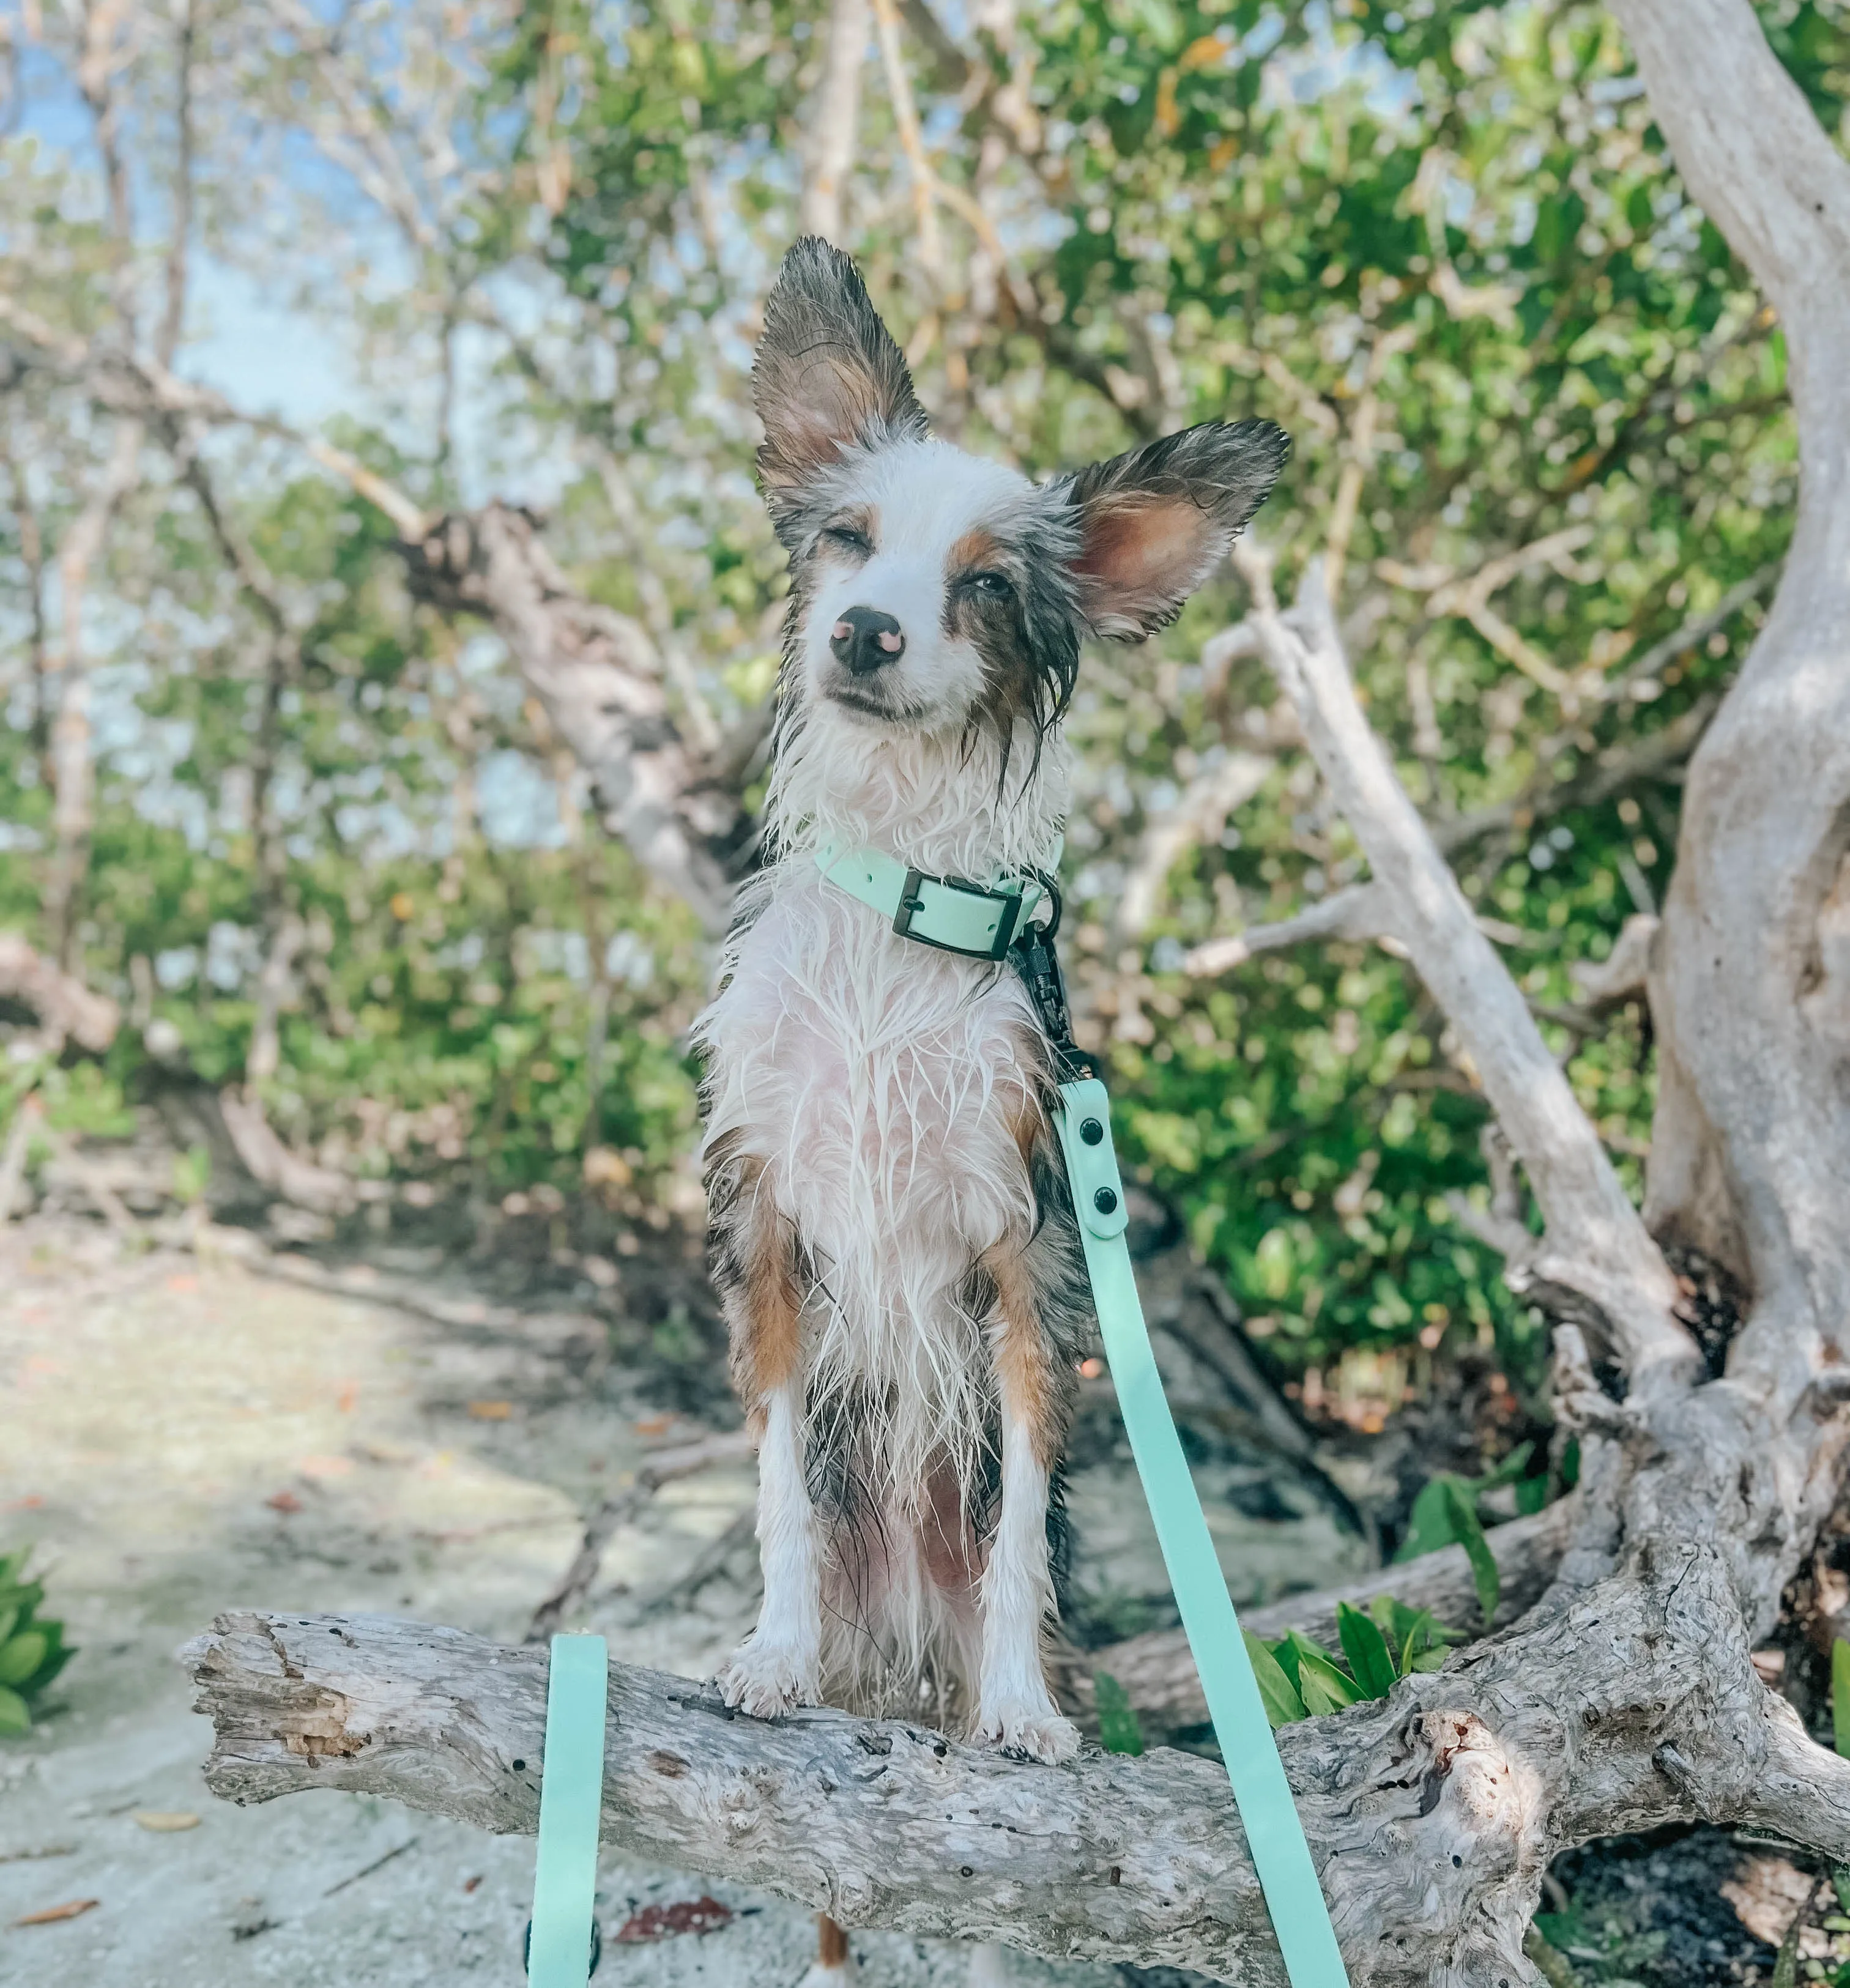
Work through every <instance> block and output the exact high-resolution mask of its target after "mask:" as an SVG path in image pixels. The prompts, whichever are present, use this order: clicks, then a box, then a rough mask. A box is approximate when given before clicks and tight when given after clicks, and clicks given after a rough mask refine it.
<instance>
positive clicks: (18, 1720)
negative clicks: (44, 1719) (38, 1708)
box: [0, 1684, 32, 1733]
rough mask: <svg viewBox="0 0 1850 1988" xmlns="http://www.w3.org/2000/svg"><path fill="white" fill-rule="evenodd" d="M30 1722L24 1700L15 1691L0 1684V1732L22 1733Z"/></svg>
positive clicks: (29, 1714)
mask: <svg viewBox="0 0 1850 1988" xmlns="http://www.w3.org/2000/svg"><path fill="white" fill-rule="evenodd" d="M31 1724H32V1714H31V1713H30V1712H28V1711H27V1710H26V1709H25V1699H22V1697H21V1696H19V1693H18V1692H16V1691H8V1689H7V1688H6V1686H5V1685H3V1684H0V1733H23V1732H25V1730H26V1729H27V1728H28V1727H29V1726H30V1725H31Z"/></svg>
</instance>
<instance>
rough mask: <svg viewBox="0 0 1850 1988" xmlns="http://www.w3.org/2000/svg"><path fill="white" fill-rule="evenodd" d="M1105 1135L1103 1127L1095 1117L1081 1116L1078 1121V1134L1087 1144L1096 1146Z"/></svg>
mask: <svg viewBox="0 0 1850 1988" xmlns="http://www.w3.org/2000/svg"><path fill="white" fill-rule="evenodd" d="M1104 1135H1105V1128H1104V1126H1102V1125H1101V1124H1099V1122H1098V1121H1097V1119H1096V1118H1082V1119H1081V1120H1080V1121H1079V1136H1080V1137H1081V1138H1082V1139H1083V1140H1084V1141H1085V1142H1086V1144H1087V1145H1088V1146H1096V1145H1097V1144H1098V1142H1099V1141H1100V1140H1101V1139H1102V1138H1104Z"/></svg>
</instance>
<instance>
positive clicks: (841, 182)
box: [800, 0, 868, 248]
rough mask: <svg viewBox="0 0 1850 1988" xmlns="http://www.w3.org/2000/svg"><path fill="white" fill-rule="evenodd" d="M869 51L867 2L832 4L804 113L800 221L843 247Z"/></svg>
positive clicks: (805, 229)
mask: <svg viewBox="0 0 1850 1988" xmlns="http://www.w3.org/2000/svg"><path fill="white" fill-rule="evenodd" d="M867 51H868V0H833V4H832V5H831V6H830V9H829V33H828V44H827V49H826V50H825V51H824V57H823V72H822V81H821V83H820V85H819V86H817V92H816V98H815V101H814V102H813V103H812V104H811V105H810V110H809V124H810V139H809V146H808V149H807V152H806V154H805V155H804V159H803V200H802V205H801V210H800V211H801V221H802V227H803V232H804V233H805V234H806V235H821V236H822V237H823V238H824V240H825V241H828V242H834V244H835V245H836V246H837V248H839V247H841V246H842V245H843V242H842V219H843V216H842V200H843V196H844V194H845V192H846V191H847V181H848V175H849V173H850V172H851V171H852V170H853V167H854V144H855V138H856V135H857V127H858V126H859V124H860V122H861V64H862V63H863V62H864V60H865V59H866V56H867Z"/></svg>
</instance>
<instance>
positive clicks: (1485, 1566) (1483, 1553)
mask: <svg viewBox="0 0 1850 1988" xmlns="http://www.w3.org/2000/svg"><path fill="white" fill-rule="evenodd" d="M1446 1512H1447V1514H1448V1516H1449V1517H1450V1519H1451V1521H1452V1526H1453V1531H1454V1533H1456V1535H1457V1538H1458V1541H1459V1544H1460V1545H1461V1546H1462V1547H1463V1548H1464V1550H1465V1556H1466V1558H1467V1559H1468V1560H1470V1563H1471V1574H1472V1578H1473V1580H1474V1581H1476V1583H1477V1605H1478V1607H1479V1608H1480V1610H1481V1611H1483V1618H1484V1627H1485V1628H1486V1629H1487V1628H1490V1625H1491V1623H1492V1621H1493V1620H1494V1619H1495V1618H1496V1614H1497V1602H1498V1601H1499V1599H1500V1597H1501V1596H1502V1594H1503V1576H1502V1575H1501V1574H1499V1573H1498V1572H1497V1557H1496V1555H1495V1554H1493V1553H1492V1552H1491V1550H1490V1542H1489V1541H1488V1540H1486V1538H1485V1537H1484V1529H1483V1526H1480V1524H1479V1523H1478V1522H1477V1513H1476V1510H1474V1509H1473V1506H1472V1503H1471V1500H1470V1498H1468V1497H1467V1496H1466V1495H1465V1493H1463V1491H1461V1490H1460V1489H1459V1487H1458V1486H1457V1485H1456V1483H1453V1482H1451V1481H1450V1480H1447V1482H1446Z"/></svg>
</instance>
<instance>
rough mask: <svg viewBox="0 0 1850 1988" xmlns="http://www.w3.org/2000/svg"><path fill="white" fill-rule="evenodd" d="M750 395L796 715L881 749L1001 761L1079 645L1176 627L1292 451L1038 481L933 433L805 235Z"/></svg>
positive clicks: (1043, 720) (847, 268) (1064, 695)
mask: <svg viewBox="0 0 1850 1988" xmlns="http://www.w3.org/2000/svg"><path fill="white" fill-rule="evenodd" d="M753 391H754V396H755V398H756V402H757V406H758V412H759V417H760V418H761V419H762V420H763V423H764V430H765V441H764V446H763V448H762V449H761V450H760V451H759V458H758V460H759V472H760V474H761V475H762V476H763V482H764V488H765V492H766V497H767V499H768V500H769V504H770V507H771V516H772V519H773V522H774V523H775V525H776V529H777V533H778V536H779V537H780V539H782V540H783V543H784V544H785V546H786V547H787V548H788V549H789V551H790V558H791V566H792V573H793V607H792V614H791V622H790V648H789V664H790V667H789V669H788V671H787V673H786V683H785V690H784V695H785V696H786V700H789V701H790V702H793V703H794V704H795V705H796V706H798V707H799V708H801V710H802V711H803V713H804V715H805V716H806V718H809V717H817V718H822V719H823V720H824V722H828V723H830V724H839V725H843V726H844V727H847V728H851V729H853V728H861V729H868V730H871V731H874V732H932V733H945V732H948V733H952V734H959V733H962V734H969V733H970V732H973V731H978V730H986V731H989V732H993V734H994V735H995V736H996V738H997V739H999V741H1000V742H1001V743H1002V745H1003V749H1004V751H1005V753H1006V751H1007V749H1008V748H1009V746H1010V745H1011V744H1012V743H1013V742H1015V741H1016V739H1018V738H1019V737H1020V734H1021V732H1022V730H1023V728H1026V729H1029V730H1030V731H1031V732H1033V733H1034V734H1035V735H1040V734H1042V733H1044V732H1045V731H1046V730H1047V727H1048V726H1049V725H1050V724H1052V723H1053V722H1054V721H1055V720H1056V719H1057V718H1058V717H1059V716H1060V713H1061V712H1064V709H1065V708H1066V705H1067V702H1068V700H1069V699H1070V697H1071V695H1072V691H1073V685H1074V677H1075V674H1076V673H1077V668H1078V658H1079V644H1080V641H1081V638H1082V637H1083V636H1084V635H1085V634H1087V633H1091V634H1098V635H1104V636H1108V637H1113V638H1114V639H1117V640H1119V641H1142V640H1143V639H1144V638H1145V637H1146V636H1148V635H1150V634H1153V633H1154V632H1155V631H1156V630H1157V629H1158V628H1160V627H1163V626H1164V625H1165V624H1166V623H1168V622H1169V621H1171V620H1173V619H1174V618H1175V615H1176V614H1177V613H1178V612H1179V610H1180V609H1181V607H1182V603H1183V602H1184V601H1185V600H1186V599H1187V598H1188V597H1189V594H1190V593H1192V592H1193V590H1195V588H1196V587H1198V586H1199V584H1200V583H1201V582H1202V580H1204V579H1206V576H1208V574H1209V573H1210V572H1211V571H1212V570H1213V568H1214V566H1216V564H1217V563H1219V560H1221V559H1222V558H1223V556H1225V555H1226V549H1227V547H1228V546H1229V544H1230V543H1232V541H1233V536H1234V534H1235V533H1236V532H1238V531H1239V530H1240V528H1241V526H1243V525H1244V524H1245V523H1246V520H1247V519H1249V518H1250V517H1251V516H1252V515H1253V512H1254V511H1256V509H1258V508H1259V505H1260V503H1261V502H1263V500H1264V499H1265V496H1266V494H1267V492H1268V491H1269V490H1270V489H1271V487H1272V484H1273V481H1274V479H1275V478H1277V475H1278V472H1279V470H1280V467H1281V466H1282V465H1283V464H1284V459H1285V456H1286V455H1287V451H1288V450H1289V448H1290V442H1289V441H1288V439H1287V437H1286V436H1285V434H1284V433H1283V431H1281V430H1280V429H1278V428H1274V427H1273V426H1272V425H1271V424H1270V422H1267V421H1243V422H1240V423H1238V424H1236V425H1233V426H1228V425H1226V424H1223V423H1220V422H1209V423H1207V424H1204V425H1203V426H1202V427H1199V428H1190V429H1188V430H1186V431H1184V432H1183V433H1182V434H1176V435H1171V436H1169V438H1166V439H1165V440H1164V441H1158V442H1152V443H1150V444H1148V445H1146V446H1145V447H1144V448H1138V449H1133V450H1132V451H1130V453H1129V454H1128V455H1121V456H1118V457H1115V458H1113V459H1112V460H1111V461H1110V462H1103V463H1099V464H1097V465H1094V467H1092V468H1090V469H1085V470H1081V471H1080V472H1078V473H1077V475H1070V476H1067V477H1064V478H1060V479H1059V480H1058V481H1057V482H1054V483H1051V484H1047V485H1036V484H1033V483H1030V482H1029V481H1028V480H1027V479H1026V478H1025V477H1023V476H1021V475H1018V474H1017V473H1016V472H1015V471H1013V470H1012V469H1009V468H1005V467H1004V466H1003V465H1001V464H999V463H995V462H988V461H986V460H985V459H983V458H981V457H978V456H973V455H966V453H965V452H964V451H962V450H961V449H959V448H953V447H952V445H950V444H949V443H948V442H944V441H938V440H936V439H935V438H932V436H931V435H930V434H928V431H927V427H926V422H925V413H924V411H923V410H922V408H921V407H920V406H919V404H918V400H917V398H916V397H915V394H914V393H913V391H912V383H911V378H910V377H909V376H908V373H907V370H906V364H905V358H904V357H903V356H902V355H901V352H900V350H899V349H898V347H897V346H896V345H895V343H894V342H893V340H892V339H891V336H889V335H888V332H887V330H886V327H885V326H884V325H883V324H882V323H881V321H880V319H879V317H878V315H877V313H875V311H874V307H873V306H872V304H871V303H870V302H869V301H868V294H867V291H866V289H864V287H863V286H862V284H861V278H860V276H859V275H858V274H857V272H856V270H855V268H854V264H853V263H852V262H850V261H849V260H848V259H847V257H846V256H845V255H842V254H840V252H838V251H837V250H836V249H832V248H830V246H829V245H828V244H827V243H826V242H821V241H820V240H818V239H817V238H814V237H813V236H812V237H807V238H805V239H803V240H802V241H800V242H798V243H797V244H796V246H795V247H794V248H793V249H791V251H790V254H789V255H787V256H786V258H785V260H784V265H783V269H782V271H781V272H780V275H779V276H778V279H777V282H776V286H775V287H774V288H773V290H772V292H771V295H770V297H769V300H768V302H767V303H766V308H765V327H764V335H763V339H762V340H761V341H760V343H759V348H758V359H757V364H756V368H755V369H754V371H753Z"/></svg>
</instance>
